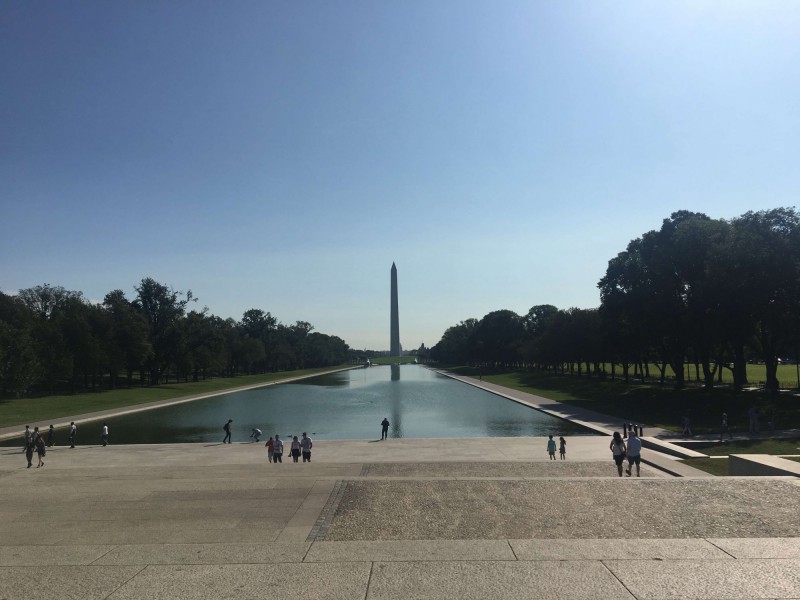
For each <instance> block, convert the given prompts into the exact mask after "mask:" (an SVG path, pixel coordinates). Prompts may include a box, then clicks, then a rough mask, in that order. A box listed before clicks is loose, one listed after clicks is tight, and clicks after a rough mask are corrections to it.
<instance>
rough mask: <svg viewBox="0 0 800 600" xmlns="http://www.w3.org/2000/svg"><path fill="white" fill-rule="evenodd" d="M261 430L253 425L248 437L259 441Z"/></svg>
mask: <svg viewBox="0 0 800 600" xmlns="http://www.w3.org/2000/svg"><path fill="white" fill-rule="evenodd" d="M261 435H262V433H261V430H260V429H259V428H258V427H253V431H252V432H251V433H250V437H251V438H254V439H255V441H256V442H260V441H261Z"/></svg>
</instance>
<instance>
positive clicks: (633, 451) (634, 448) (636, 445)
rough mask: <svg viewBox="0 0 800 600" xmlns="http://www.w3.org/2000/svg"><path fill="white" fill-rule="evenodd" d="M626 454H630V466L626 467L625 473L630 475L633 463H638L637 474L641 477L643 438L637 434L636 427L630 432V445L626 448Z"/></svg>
mask: <svg viewBox="0 0 800 600" xmlns="http://www.w3.org/2000/svg"><path fill="white" fill-rule="evenodd" d="M625 454H626V455H627V456H628V468H627V469H625V473H627V474H628V477H630V476H631V469H632V468H633V465H634V464H636V476H637V477H641V474H640V472H639V469H640V466H639V465H640V464H641V462H642V456H641V454H642V440H641V439H639V436H638V435H636V428H634V429H633V432H631V433H629V434H628V447H627V448H626V451H625Z"/></svg>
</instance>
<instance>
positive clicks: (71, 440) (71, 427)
mask: <svg viewBox="0 0 800 600" xmlns="http://www.w3.org/2000/svg"><path fill="white" fill-rule="evenodd" d="M76 435H78V426H77V425H75V421H72V422H71V423H70V424H69V447H70V448H74V447H75V436H76Z"/></svg>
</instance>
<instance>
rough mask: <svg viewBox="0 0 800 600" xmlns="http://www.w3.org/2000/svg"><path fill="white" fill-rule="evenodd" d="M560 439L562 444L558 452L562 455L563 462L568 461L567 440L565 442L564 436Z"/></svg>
mask: <svg viewBox="0 0 800 600" xmlns="http://www.w3.org/2000/svg"><path fill="white" fill-rule="evenodd" d="M558 439H559V442H560V443H559V445H558V451H559V453H560V454H561V460H567V440H565V439H564V437H563V436H562V437H560V438H558Z"/></svg>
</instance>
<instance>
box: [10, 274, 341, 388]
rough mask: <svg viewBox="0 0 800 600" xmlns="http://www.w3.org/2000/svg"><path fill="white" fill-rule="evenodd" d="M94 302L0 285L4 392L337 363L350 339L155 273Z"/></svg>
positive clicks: (55, 290)
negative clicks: (225, 306) (219, 302)
mask: <svg viewBox="0 0 800 600" xmlns="http://www.w3.org/2000/svg"><path fill="white" fill-rule="evenodd" d="M134 289H135V291H136V296H135V297H134V298H133V299H131V300H129V299H128V298H126V296H125V293H124V292H123V291H122V290H113V291H111V292H109V293H108V294H106V296H105V298H104V299H103V302H102V303H100V304H97V303H92V302H89V301H87V300H86V298H84V296H83V294H82V293H81V292H77V291H70V290H66V289H64V288H63V287H59V286H51V285H49V284H45V285H39V286H36V287H32V288H28V289H24V290H20V291H19V294H17V295H15V296H12V295H7V294H3V293H2V292H0V393H1V394H3V395H6V396H8V395H14V396H23V395H26V394H29V393H31V392H40V393H55V392H59V391H64V390H65V389H66V390H67V391H69V392H72V393H74V392H76V391H81V390H96V389H100V388H103V387H107V388H114V387H117V386H119V385H127V386H131V385H158V384H160V383H163V382H167V381H168V380H169V378H171V377H172V378H175V379H176V380H183V381H189V380H192V381H197V380H200V379H206V378H209V377H212V376H217V375H219V376H227V377H231V376H235V375H238V374H254V373H265V372H270V371H284V370H294V369H304V368H314V367H325V366H330V365H337V364H342V363H344V362H345V361H346V360H347V359H348V350H349V348H348V346H347V344H346V343H345V342H344V340H342V339H341V338H338V337H336V336H331V335H325V334H322V333H318V332H315V331H314V327H313V326H312V325H311V324H310V323H308V322H305V321H297V322H296V323H295V324H293V325H284V324H282V323H280V322H278V320H277V319H276V318H275V317H273V316H272V315H271V314H270V313H269V312H265V311H263V310H261V309H256V308H253V309H250V310H248V311H246V312H245V313H244V315H243V316H242V319H241V320H240V321H235V320H234V319H231V318H228V319H223V318H221V317H217V316H214V315H212V314H209V312H208V309H207V308H203V309H201V310H197V309H194V308H192V307H193V306H194V303H195V302H196V301H197V299H196V298H195V297H194V296H193V295H192V292H191V291H188V292H185V293H184V292H179V291H176V290H174V289H173V288H171V287H169V286H167V285H165V284H162V283H159V282H157V281H155V280H154V279H152V278H145V279H142V281H141V282H140V284H139V285H138V286H134Z"/></svg>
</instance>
